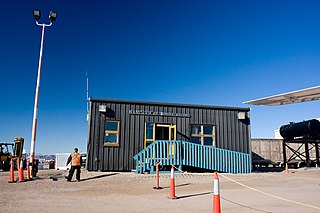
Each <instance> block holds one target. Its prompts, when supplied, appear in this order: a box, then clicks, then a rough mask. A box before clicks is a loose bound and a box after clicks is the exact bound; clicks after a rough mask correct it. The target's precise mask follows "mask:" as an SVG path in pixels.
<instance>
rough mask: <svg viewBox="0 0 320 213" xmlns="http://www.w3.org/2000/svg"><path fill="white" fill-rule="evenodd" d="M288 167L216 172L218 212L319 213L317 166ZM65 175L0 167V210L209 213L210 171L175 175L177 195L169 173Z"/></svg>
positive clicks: (51, 171)
mask: <svg viewBox="0 0 320 213" xmlns="http://www.w3.org/2000/svg"><path fill="white" fill-rule="evenodd" d="M291 171H292V172H291V173H290V174H285V173H283V172H259V173H258V172H255V173H252V174H220V176H219V177H220V193H221V208H222V212H237V213H239V212H240V213H241V212H320V202H319V201H320V181H319V178H320V169H318V168H310V169H296V170H291ZM66 174H67V171H56V170H40V171H39V173H38V177H37V179H36V180H34V181H28V182H22V183H8V180H9V173H8V172H0V203H1V211H0V212H33V213H34V212H70V211H71V212H73V211H77V212H175V213H177V212H212V200H213V195H212V191H213V174H212V173H181V174H176V177H175V182H176V196H177V197H178V199H176V200H171V199H169V192H170V187H169V186H170V175H169V174H161V175H160V186H161V187H163V189H162V190H154V189H153V187H154V186H155V175H148V174H143V175H137V174H134V173H124V172H121V173H117V172H88V171H85V170H83V171H82V173H81V182H76V181H75V180H73V181H72V182H66V180H65V178H64V176H65V175H66ZM15 175H17V172H16V173H15ZM52 178H57V180H56V181H54V180H53V179H52ZM227 178H231V179H232V180H235V181H238V182H239V183H241V184H245V185H247V186H250V187H253V188H254V190H253V189H250V188H247V187H245V186H243V185H239V184H238V183H234V182H232V181H231V180H229V179H227ZM255 190H259V192H257V191H255ZM260 191H262V192H263V193H267V194H262V193H260ZM275 196H277V197H275ZM279 197H280V198H283V199H280V198H279ZM284 199H287V200H284ZM288 200H289V201H288ZM296 202H299V203H296ZM308 205H309V206H308Z"/></svg>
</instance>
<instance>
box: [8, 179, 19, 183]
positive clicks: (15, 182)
mask: <svg viewBox="0 0 320 213" xmlns="http://www.w3.org/2000/svg"><path fill="white" fill-rule="evenodd" d="M16 182H17V181H15V180H14V181H10V180H9V181H8V183H16Z"/></svg>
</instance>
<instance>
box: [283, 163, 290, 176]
mask: <svg viewBox="0 0 320 213" xmlns="http://www.w3.org/2000/svg"><path fill="white" fill-rule="evenodd" d="M284 173H286V174H288V173H290V172H289V166H288V163H286V167H285V170H284Z"/></svg>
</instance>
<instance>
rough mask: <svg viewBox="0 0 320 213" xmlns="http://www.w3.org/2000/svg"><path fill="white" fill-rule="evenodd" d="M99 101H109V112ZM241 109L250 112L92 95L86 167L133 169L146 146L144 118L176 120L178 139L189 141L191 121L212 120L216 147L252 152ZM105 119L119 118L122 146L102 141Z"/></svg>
mask: <svg viewBox="0 0 320 213" xmlns="http://www.w3.org/2000/svg"><path fill="white" fill-rule="evenodd" d="M99 105H106V107H107V112H106V113H101V112H99ZM129 110H144V111H153V112H165V113H184V114H189V115H190V117H183V116H180V117H179V116H159V115H157V116H155V115H132V114H129ZM240 111H242V112H248V111H249V109H248V108H231V107H230V108H228V107H208V106H192V105H180V104H177V105H173V104H165V103H147V102H145V103H144V102H137V103H135V102H131V101H128V102H125V101H115V100H101V99H91V116H90V125H89V126H90V127H89V128H90V129H89V140H88V147H87V148H88V149H87V152H88V156H87V169H88V170H90V171H91V170H93V171H96V170H101V171H128V170H131V169H133V168H134V166H135V165H134V161H133V156H134V155H135V154H137V153H138V152H139V151H141V150H142V149H143V148H144V125H145V122H154V123H168V124H176V126H177V140H186V141H189V137H190V132H191V125H192V124H213V125H215V126H216V147H218V148H223V149H228V150H233V151H239V152H244V153H250V151H251V148H250V120H249V118H246V119H245V120H239V119H238V112H240ZM247 114H249V113H247ZM106 120H120V136H119V137H120V138H119V147H110V146H104V145H103V143H104V136H105V134H104V123H105V121H106Z"/></svg>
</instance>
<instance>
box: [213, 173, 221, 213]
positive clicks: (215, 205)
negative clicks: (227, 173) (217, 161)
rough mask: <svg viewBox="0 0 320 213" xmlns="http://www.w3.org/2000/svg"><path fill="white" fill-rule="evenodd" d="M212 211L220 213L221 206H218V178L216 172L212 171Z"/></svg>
mask: <svg viewBox="0 0 320 213" xmlns="http://www.w3.org/2000/svg"><path fill="white" fill-rule="evenodd" d="M212 212H213V213H221V207H220V186H219V178H218V173H217V172H215V173H214V179H213V208H212Z"/></svg>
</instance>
